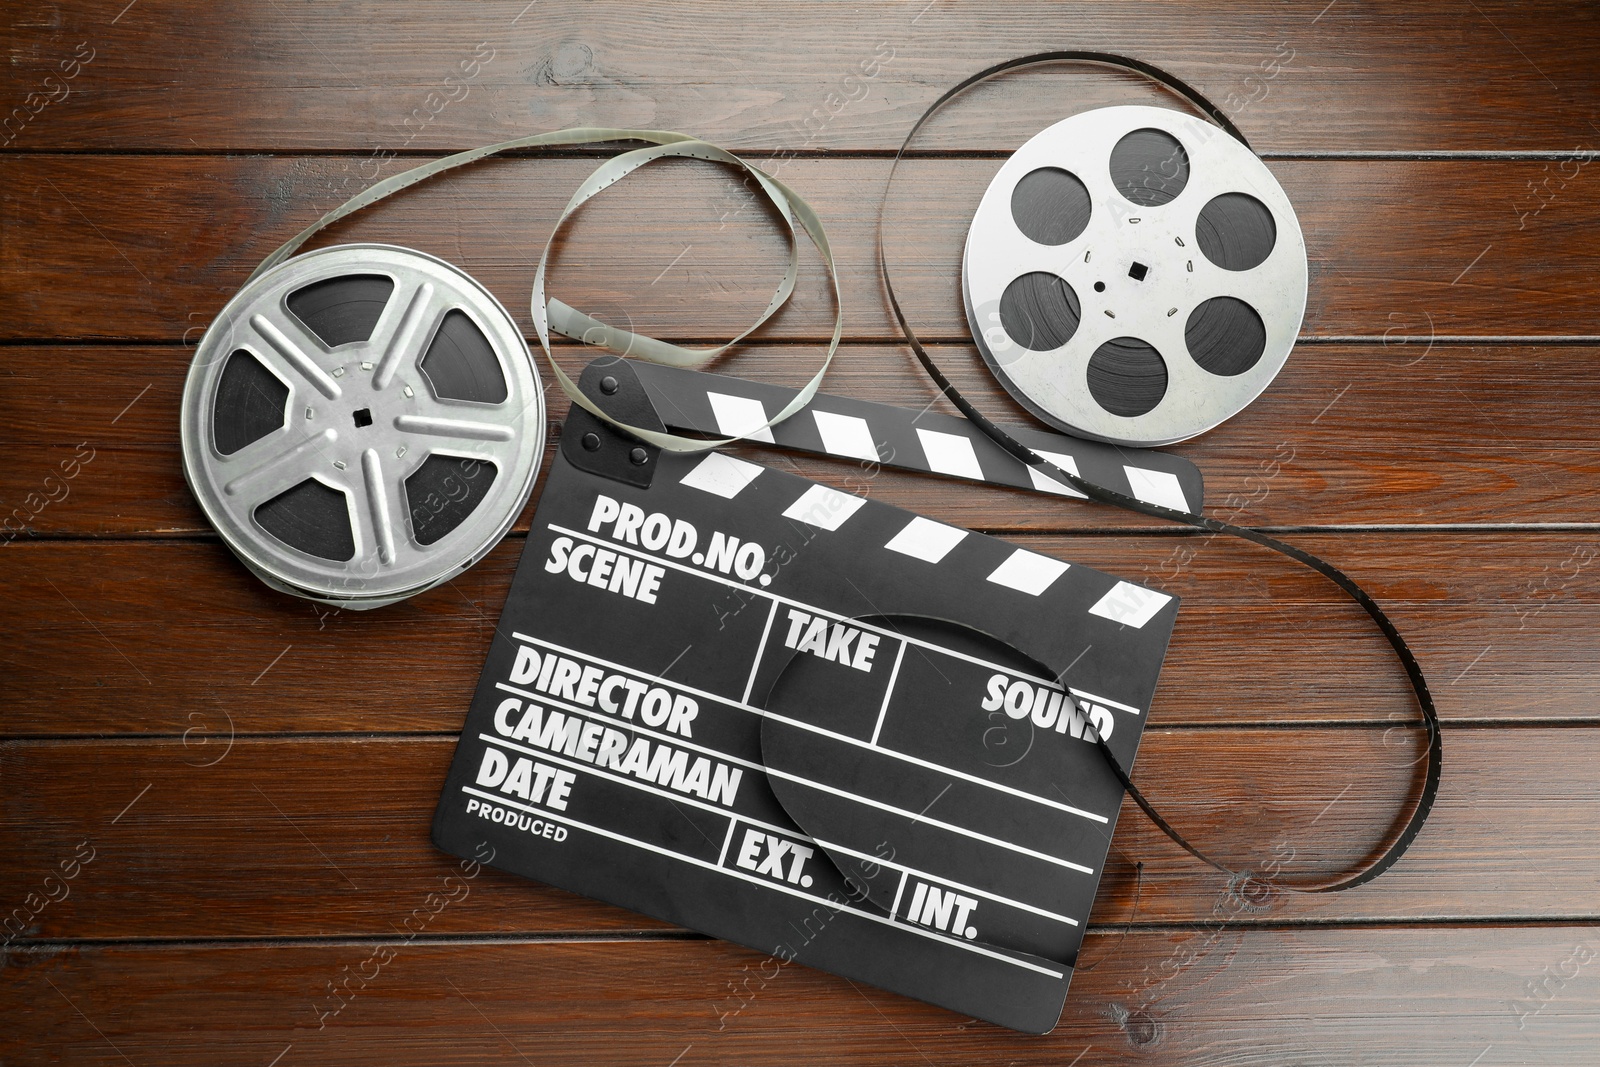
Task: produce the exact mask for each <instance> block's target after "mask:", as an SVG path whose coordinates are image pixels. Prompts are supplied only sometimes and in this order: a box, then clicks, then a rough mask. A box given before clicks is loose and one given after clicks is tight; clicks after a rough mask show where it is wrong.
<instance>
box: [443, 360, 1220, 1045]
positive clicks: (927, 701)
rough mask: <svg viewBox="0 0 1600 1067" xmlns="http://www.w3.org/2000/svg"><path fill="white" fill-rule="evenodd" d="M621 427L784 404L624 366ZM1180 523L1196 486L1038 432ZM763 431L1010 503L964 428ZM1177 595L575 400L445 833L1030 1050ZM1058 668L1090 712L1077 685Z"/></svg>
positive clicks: (613, 384)
mask: <svg viewBox="0 0 1600 1067" xmlns="http://www.w3.org/2000/svg"><path fill="white" fill-rule="evenodd" d="M582 388H583V390H584V392H585V394H586V395H588V396H590V397H591V398H593V399H595V401H596V402H597V403H598V404H599V405H601V406H602V407H603V408H604V409H605V410H606V411H607V412H608V413H609V414H611V415H613V416H614V417H616V418H619V419H620V420H622V421H624V422H628V423H630V424H631V425H638V426H646V427H652V428H655V427H671V428H673V429H677V430H695V431H703V432H722V433H741V432H744V431H747V430H749V429H751V428H752V427H755V426H758V425H760V423H761V422H763V421H764V420H765V419H766V418H767V417H768V415H769V413H771V412H773V411H775V410H777V409H778V407H780V406H781V405H782V404H783V403H785V402H786V401H787V400H788V398H789V397H791V396H792V395H793V393H792V392H790V391H788V390H785V389H782V388H779V387H775V386H766V385H761V384H757V383H753V382H744V381H741V380H739V379H735V378H728V377H724V376H720V375H707V374H699V373H694V372H686V371H679V370H669V369H665V368H661V367H658V366H654V365H647V364H634V363H632V362H630V361H625V360H617V359H614V358H607V359H603V360H597V361H596V362H595V363H593V364H591V365H590V367H589V368H588V369H587V370H586V372H585V374H584V376H583V380H582ZM1022 436H1023V440H1025V441H1026V442H1027V443H1028V444H1030V446H1034V447H1037V448H1039V449H1040V450H1044V451H1047V452H1048V453H1050V455H1051V458H1052V459H1053V460H1054V461H1055V462H1056V463H1057V464H1059V465H1061V466H1063V467H1066V468H1069V469H1077V470H1079V471H1081V473H1082V475H1083V476H1084V477H1086V478H1088V479H1091V480H1094V481H1097V482H1099V483H1100V484H1104V485H1109V486H1111V487H1112V488H1117V489H1120V490H1122V491H1124V492H1130V493H1133V494H1134V495H1138V496H1142V497H1144V498H1146V499H1155V500H1157V502H1162V503H1172V504H1173V505H1174V506H1181V507H1184V508H1185V509H1187V510H1193V509H1197V508H1198V507H1199V506H1200V503H1201V501H1200V492H1201V485H1200V480H1199V475H1198V472H1196V471H1195V470H1194V468H1193V466H1192V465H1190V464H1187V463H1186V462H1185V461H1183V460H1181V459H1178V458H1176V457H1172V456H1166V455H1162V454H1160V453H1150V452H1140V451H1138V450H1132V449H1121V448H1115V447H1112V446H1105V445H1096V444H1092V443H1087V442H1080V441H1077V440H1075V439H1071V438H1066V437H1061V436H1058V435H1053V434H1047V433H1042V432H1031V431H1030V432H1028V433H1025V434H1023V435H1022ZM755 439H758V440H763V441H770V442H771V443H773V444H774V445H777V446H780V447H788V448H797V449H805V450H810V451H815V452H821V453H826V454H830V455H836V456H841V457H847V458H853V459H855V460H857V461H858V462H867V463H885V464H893V465H896V466H904V467H908V468H912V469H920V470H928V471H935V472H941V473H944V474H949V475H954V476H958V477H967V478H973V479H979V480H983V481H990V482H996V483H999V484H1006V485H1018V486H1025V487H1033V488H1037V489H1040V490H1043V491H1047V492H1057V493H1068V492H1070V491H1069V490H1067V488H1066V487H1065V486H1061V485H1059V484H1057V483H1054V482H1050V483H1048V484H1037V483H1036V482H1035V481H1034V478H1035V477H1036V476H1033V475H1032V473H1031V471H1030V469H1029V468H1028V467H1026V466H1025V465H1024V464H1021V463H1019V462H1017V461H1016V460H1014V459H1013V458H1012V457H1010V456H1009V455H1007V454H1006V453H1004V452H1003V451H1001V450H1000V449H998V448H997V447H995V446H994V445H993V444H992V443H991V442H989V441H988V439H987V438H985V437H983V436H982V435H981V434H980V433H978V432H977V431H976V430H975V429H974V428H972V427H971V426H970V424H968V423H966V422H965V420H962V419H958V418H952V417H950V416H944V415H939V414H935V413H932V412H922V413H915V412H911V411H904V410H901V409H897V408H893V407H887V406H883V405H876V404H870V403H866V402H862V401H856V400H850V399H846V398H840V397H831V396H825V395H819V396H818V397H816V398H815V400H814V401H813V402H812V404H811V405H809V406H808V407H807V408H806V409H805V410H804V411H802V412H801V413H800V414H798V415H796V416H794V417H792V418H790V419H788V420H786V421H785V422H783V423H780V424H779V425H778V426H776V427H773V428H772V429H771V430H770V431H762V432H761V433H759V434H757V435H755ZM1177 606H1178V605H1177V601H1176V600H1175V599H1174V598H1172V597H1170V596H1168V595H1166V594H1163V593H1160V592H1156V591H1154V590H1150V589H1146V588H1144V587H1142V586H1139V585H1136V584H1133V583H1130V582H1126V581H1121V580H1119V579H1117V578H1114V577H1112V576H1110V575H1106V574H1102V573H1100V572H1098V571H1095V570H1092V569H1090V568H1087V567H1083V566H1080V565H1077V564H1069V563H1068V562H1066V561H1062V560H1058V559H1055V558H1052V557H1049V556H1045V555H1041V554H1039V553H1035V552H1032V551H1029V550H1027V549H1022V548H1018V547H1016V546H1014V545H1012V544H1009V543H1007V542H1005V541H1003V540H1000V539H998V538H993V537H988V536H985V535H982V534H978V533H974V532H971V531H967V530H963V529H959V528H957V527H954V526H949V525H946V524H943V523H939V522H934V521H932V520H929V519H926V518H923V517H921V516H917V515H914V514H912V513H910V512H907V511H903V510H901V509H898V508H894V507H890V506H887V505H884V504H880V503H877V502H876V501H873V500H870V499H865V498H862V497H859V496H855V495H852V494H848V493H841V492H838V491H836V490H834V489H832V488H829V487H827V486H823V485H821V484H818V483H815V482H812V481H809V480H807V479H805V478H801V477H797V476H795V475H792V474H788V473H785V472H782V471H778V470H774V469H772V468H769V467H766V466H763V465H760V464H756V463H752V462H748V461H746V460H742V459H738V458H734V457H732V456H729V455H726V454H724V453H721V452H709V453H698V454H693V455H684V454H675V453H671V452H662V451H658V450H656V449H654V448H650V447H647V446H641V445H639V444H638V442H637V441H635V440H633V439H631V438H629V437H626V436H625V435H623V434H621V433H620V432H617V431H615V430H613V429H611V428H610V427H609V426H608V425H606V424H604V423H602V422H601V421H600V420H598V419H595V418H593V417H592V416H590V415H589V414H588V413H587V412H583V411H581V410H580V409H577V408H574V409H573V411H572V412H571V414H570V415H569V417H568V420H567V423H566V424H565V426H564V429H563V433H562V439H561V447H560V449H559V450H558V455H557V458H556V459H555V460H554V463H553V466H552V469H551V471H550V473H549V476H548V481H547V484H546V486H545V489H544V492H543V496H542V497H541V499H540V502H539V506H538V509H537V512H536V514H535V516H534V519H533V525H532V529H531V531H530V533H529V535H528V541H527V547H526V549H525V550H524V553H523V556H522V560H521V563H520V565H519V567H518V570H517V574H516V577H515V579H514V580H513V583H512V587H511V592H510V595H509V597H508V600H507V603H506V607H505V610H504V613H503V615H502V618H501V622H500V626H499V628H498V629H497V631H496V635H495V638H494V641H493V645H492V647H491V649H490V651H489V655H488V660H487V663H486V665H485V667H484V672H483V676H482V678H481V680H480V682H479V685H478V690H477V693H476V696H475V697H474V699H473V701H472V705H471V708H470V710H469V712H468V714H467V718H466V723H465V726H464V728H463V731H462V735H461V741H460V744H459V746H458V748H457V750H456V755H455V760H454V762H453V763H452V765H451V768H450V772H449V776H448V779H447V780H446V783H445V786H444V791H443V795H442V797H441V799H440V803H439V807H438V810H437V813H436V815H435V818H434V830H433V836H434V841H435V843H436V844H437V845H438V846H439V847H440V848H442V849H444V850H445V851H447V852H452V853H455V854H458V855H472V854H473V850H474V849H476V848H478V847H479V845H480V843H481V842H483V841H485V840H487V841H489V842H490V843H491V844H492V845H493V846H494V848H495V850H496V853H495V856H496V858H495V860H494V864H495V866H498V867H501V868H503V869H505V870H508V871H512V872H515V873H517V874H521V875H525V876H527V877H530V878H534V879H538V880H540V881H543V882H547V883H550V884H552V885H556V886H559V887H562V888H564V889H568V890H572V891H574V892H578V893H582V894H585V895H588V896H592V897H596V898H599V899H601V900H605V901H610V902H612V903H615V904H618V905H621V906H623V907H627V908H631V909H633V910H635V911H639V912H643V913H646V914H649V915H653V916H656V917H658V918H661V919H665V920H668V921H671V922H675V923H680V924H682V925H684V926H687V927H691V928H693V929H696V930H700V931H703V932H705V933H708V934H711V935H713V936H716V937H720V938H725V939H728V940H731V941H736V942H739V943H742V944H745V945H748V946H750V947H752V948H755V949H758V950H760V951H763V952H767V953H771V954H772V955H774V956H777V957H779V958H781V959H784V960H795V961H798V962H801V963H805V964H808V965H810V966H814V967H818V968H821V969H823V970H828V971H832V972H835V973H837V974H841V975H844V976H847V977H849V978H853V979H859V980H862V981H866V982H869V983H871V984H874V985H877V986H880V987H882V988H885V989H889V990H893V991H896V992H899V993H904V994H906V995H909V996H913V997H917V998H919V999H922V1000H925V1001H929V1002H932V1003H935V1004H939V1005H942V1006H945V1007H948V1008H950V1009H953V1010H955V1011H958V1012H962V1013H966V1014H969V1015H972V1016H975V1017H978V1018H982V1019H986V1020H990V1021H993V1022H996V1023H999V1024H1002V1025H1005V1026H1008V1027H1012V1028H1014V1029H1018V1030H1024V1031H1029V1032H1034V1033H1043V1032H1046V1031H1048V1030H1050V1029H1051V1028H1052V1027H1053V1026H1054V1025H1055V1023H1056V1020H1057V1019H1058V1017H1059V1016H1060V1012H1061V1007H1062V1003H1063V1001H1064V998H1065V996H1066V991H1067V984H1068V981H1069V979H1070V977H1071V974H1072V968H1073V965H1074V963H1075V961H1076V957H1077V952H1078V948H1079V945H1080V943H1081V941H1082V937H1083V932H1084V926H1085V924H1086V922H1087V918H1088V914H1089V910H1090V907H1091V905H1092V903H1093V900H1094V896H1095V889H1096V886H1097V885H1098V882H1099V877H1100V873H1101V869H1102V867H1103V864H1104V862H1105V858H1106V854H1107V850H1108V848H1109V845H1110V841H1111V834H1112V831H1113V829H1114V827H1115V824H1116V818H1117V812H1118V808H1119V806H1120V803H1121V799H1122V793H1123V791H1122V788H1121V786H1120V784H1119V783H1118V782H1117V780H1116V778H1115V776H1114V774H1113V773H1112V772H1111V770H1110V769H1109V768H1108V767H1106V766H1105V763H1104V760H1103V757H1102V755H1101V753H1099V752H1098V751H1097V748H1096V745H1095V743H1094V734H1095V731H1098V732H1099V733H1100V734H1101V735H1102V736H1104V737H1105V738H1106V740H1107V743H1108V744H1109V746H1110V747H1111V749H1112V750H1113V752H1114V753H1115V755H1116V756H1117V758H1118V760H1119V761H1121V762H1122V764H1123V765H1124V766H1131V765H1132V763H1133V760H1134V756H1135V754H1136V752H1137V749H1138V744H1139V738H1140V735H1141V733H1142V731H1143V727H1144V712H1145V709H1146V708H1148V706H1149V702H1150V699H1151V697H1152V696H1153V694H1154V692H1155V688H1156V682H1157V676H1158V674H1159V671H1160V667H1161V662H1162V658H1163V656H1164V655H1165V652H1166V647H1167V642H1168V640H1169V638H1170V636H1171V632H1172V627H1173V624H1174V621H1175V619H1176V614H1177ZM1058 674H1061V675H1064V676H1065V678H1066V680H1067V688H1066V689H1063V688H1062V686H1060V685H1058V684H1057V683H1056V682H1055V681H1054V678H1055V677H1056V676H1057V675H1058Z"/></svg>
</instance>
